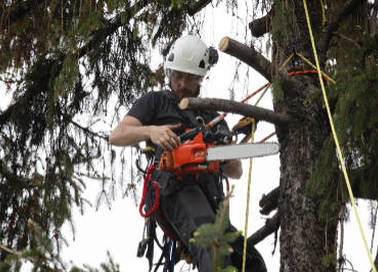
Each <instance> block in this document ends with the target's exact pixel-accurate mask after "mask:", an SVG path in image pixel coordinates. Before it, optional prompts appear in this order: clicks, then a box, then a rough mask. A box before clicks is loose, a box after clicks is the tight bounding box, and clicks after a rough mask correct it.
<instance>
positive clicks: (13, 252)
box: [0, 244, 22, 258]
mask: <svg viewBox="0 0 378 272" xmlns="http://www.w3.org/2000/svg"><path fill="white" fill-rule="evenodd" d="M0 248H1V249H2V250H4V251H6V252H8V253H10V254H13V255H16V256H17V257H18V258H22V254H21V253H20V252H17V251H15V250H12V249H10V248H9V247H6V246H4V245H2V244H0Z"/></svg>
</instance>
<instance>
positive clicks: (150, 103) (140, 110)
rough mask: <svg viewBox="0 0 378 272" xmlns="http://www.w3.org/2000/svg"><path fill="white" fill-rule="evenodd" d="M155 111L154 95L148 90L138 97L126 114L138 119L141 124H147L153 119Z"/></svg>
mask: <svg viewBox="0 0 378 272" xmlns="http://www.w3.org/2000/svg"><path fill="white" fill-rule="evenodd" d="M155 111H156V103H155V95H154V93H153V92H150V93H147V94H145V95H144V96H142V97H141V98H139V99H138V100H137V101H136V102H135V103H134V105H133V106H132V107H131V109H130V111H129V112H128V113H127V115H128V116H132V117H134V118H136V119H138V120H139V121H140V122H141V123H142V124H143V125H148V124H150V123H151V122H152V120H153V119H154V117H155Z"/></svg>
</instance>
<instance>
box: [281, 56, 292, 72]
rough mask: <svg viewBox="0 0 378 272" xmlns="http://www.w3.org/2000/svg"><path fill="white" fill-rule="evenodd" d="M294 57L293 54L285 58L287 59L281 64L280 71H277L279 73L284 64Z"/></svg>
mask: <svg viewBox="0 0 378 272" xmlns="http://www.w3.org/2000/svg"><path fill="white" fill-rule="evenodd" d="M293 57H294V53H292V54H291V55H290V56H288V57H287V59H286V60H285V61H284V62H283V63H282V65H281V67H280V69H278V71H281V70H282V69H283V68H284V67H285V66H286V64H287V63H288V62H289V61H290V60H291V59H292V58H293Z"/></svg>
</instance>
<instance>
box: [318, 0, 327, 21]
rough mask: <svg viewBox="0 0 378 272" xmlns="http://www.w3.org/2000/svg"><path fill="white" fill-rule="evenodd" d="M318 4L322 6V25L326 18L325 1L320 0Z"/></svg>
mask: <svg viewBox="0 0 378 272" xmlns="http://www.w3.org/2000/svg"><path fill="white" fill-rule="evenodd" d="M320 5H321V6H322V26H324V25H325V23H326V20H327V19H326V16H325V3H324V2H323V0H320Z"/></svg>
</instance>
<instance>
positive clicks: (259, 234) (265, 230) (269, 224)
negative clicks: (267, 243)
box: [247, 212, 280, 245]
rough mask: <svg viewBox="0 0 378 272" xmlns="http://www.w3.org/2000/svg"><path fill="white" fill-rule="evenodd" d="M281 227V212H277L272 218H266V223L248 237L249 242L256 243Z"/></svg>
mask: <svg viewBox="0 0 378 272" xmlns="http://www.w3.org/2000/svg"><path fill="white" fill-rule="evenodd" d="M279 227H280V214H279V212H277V213H276V214H275V215H274V216H273V217H272V218H269V219H267V220H266V222H265V225H264V226H263V227H262V228H260V229H259V230H258V231H256V232H255V233H254V234H252V235H251V236H249V237H248V239H247V243H248V244H252V245H256V244H258V243H259V242H261V241H262V240H264V239H265V238H266V237H268V236H269V235H270V234H272V233H274V232H276V231H277V230H278V228H279Z"/></svg>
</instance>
